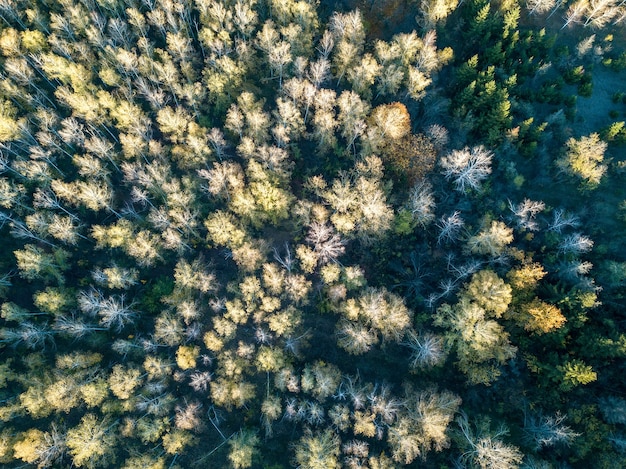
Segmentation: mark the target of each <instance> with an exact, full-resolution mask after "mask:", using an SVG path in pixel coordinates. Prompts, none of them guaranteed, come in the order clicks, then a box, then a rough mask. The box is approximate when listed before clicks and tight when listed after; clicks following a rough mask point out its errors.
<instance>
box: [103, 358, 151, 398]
mask: <svg viewBox="0 0 626 469" xmlns="http://www.w3.org/2000/svg"><path fill="white" fill-rule="evenodd" d="M142 382H143V379H142V377H141V372H140V371H139V370H137V369H135V368H125V367H124V366H122V365H115V366H114V367H113V370H112V372H111V374H110V375H109V389H111V392H112V393H113V394H114V395H115V396H116V397H117V398H119V399H122V400H126V399H130V398H131V397H132V396H133V392H134V391H135V389H137V387H138V386H140V385H141V383H142Z"/></svg>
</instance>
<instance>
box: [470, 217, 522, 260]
mask: <svg viewBox="0 0 626 469" xmlns="http://www.w3.org/2000/svg"><path fill="white" fill-rule="evenodd" d="M512 241H513V230H512V229H511V228H509V227H508V226H506V225H505V224H504V223H503V222H501V221H495V220H494V221H492V222H491V225H490V226H489V228H487V229H485V230H483V231H481V232H480V233H478V234H476V235H474V236H472V237H471V238H470V239H468V240H467V248H468V250H469V251H470V252H472V253H474V254H482V255H486V256H490V257H497V256H499V255H501V254H502V253H503V251H504V249H505V248H506V246H508V245H509V244H510V243H511V242H512Z"/></svg>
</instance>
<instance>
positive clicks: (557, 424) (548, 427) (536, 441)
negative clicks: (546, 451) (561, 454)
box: [524, 412, 580, 451]
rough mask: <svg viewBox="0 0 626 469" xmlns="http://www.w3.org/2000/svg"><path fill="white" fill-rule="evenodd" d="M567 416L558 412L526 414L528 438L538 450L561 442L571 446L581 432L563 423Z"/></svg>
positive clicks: (525, 425)
mask: <svg viewBox="0 0 626 469" xmlns="http://www.w3.org/2000/svg"><path fill="white" fill-rule="evenodd" d="M566 418H567V417H566V416H565V415H561V414H559V413H558V412H557V413H556V414H555V415H543V414H542V413H534V414H525V415H524V432H525V433H526V439H527V440H528V441H529V442H531V443H532V444H533V445H534V447H535V450H536V451H538V450H541V449H542V448H548V447H550V446H555V445H561V444H563V445H566V446H569V445H570V444H571V443H572V441H573V440H574V439H575V438H577V437H579V436H580V433H576V432H574V431H573V430H572V429H571V428H570V427H568V426H566V425H564V424H563V422H564V421H565V419H566Z"/></svg>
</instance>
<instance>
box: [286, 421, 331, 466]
mask: <svg viewBox="0 0 626 469" xmlns="http://www.w3.org/2000/svg"><path fill="white" fill-rule="evenodd" d="M339 444H340V440H339V437H338V436H337V434H335V433H334V432H333V431H332V430H331V429H326V430H323V431H321V432H319V433H313V432H311V431H310V430H307V431H306V433H305V434H304V435H303V436H302V438H300V440H299V441H298V443H296V444H295V445H294V463H295V465H296V466H297V467H302V468H305V467H306V468H307V469H338V468H339V467H340V464H339V452H340V448H339Z"/></svg>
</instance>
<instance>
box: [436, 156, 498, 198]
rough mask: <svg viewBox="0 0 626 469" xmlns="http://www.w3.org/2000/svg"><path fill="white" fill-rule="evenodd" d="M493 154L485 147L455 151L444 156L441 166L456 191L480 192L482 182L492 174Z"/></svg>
mask: <svg viewBox="0 0 626 469" xmlns="http://www.w3.org/2000/svg"><path fill="white" fill-rule="evenodd" d="M492 157H493V153H491V152H490V151H488V150H486V149H485V148H484V147H483V146H478V147H473V148H472V149H471V150H470V149H469V148H467V147H466V148H464V149H463V150H454V151H453V152H452V153H450V154H449V155H447V156H444V157H443V158H442V159H441V161H440V163H439V164H440V165H441V166H442V167H443V174H444V175H445V177H446V179H452V180H453V182H454V187H455V189H456V190H458V191H459V192H462V193H464V194H465V193H467V192H468V190H469V189H473V190H479V189H480V186H481V184H482V182H483V181H484V180H485V179H486V178H487V176H489V174H491V159H492Z"/></svg>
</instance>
